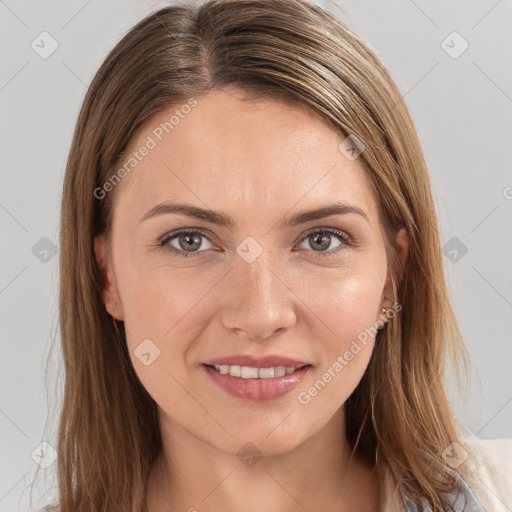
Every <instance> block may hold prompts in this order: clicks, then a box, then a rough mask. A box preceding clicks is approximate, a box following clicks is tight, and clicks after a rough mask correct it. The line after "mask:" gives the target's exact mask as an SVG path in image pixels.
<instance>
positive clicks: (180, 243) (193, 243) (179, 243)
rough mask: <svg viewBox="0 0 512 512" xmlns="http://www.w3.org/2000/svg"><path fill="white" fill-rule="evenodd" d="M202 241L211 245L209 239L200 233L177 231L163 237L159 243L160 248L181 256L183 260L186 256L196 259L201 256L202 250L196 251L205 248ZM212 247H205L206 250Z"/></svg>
mask: <svg viewBox="0 0 512 512" xmlns="http://www.w3.org/2000/svg"><path fill="white" fill-rule="evenodd" d="M203 239H204V240H206V241H207V243H209V244H211V242H210V239H209V238H208V237H207V236H206V235H205V234H204V233H202V232H201V231H192V230H188V231H178V232H177V233H174V234H173V233H171V234H169V235H167V236H165V237H164V238H163V240H162V241H161V242H160V246H161V247H163V248H165V249H167V250H169V251H171V252H172V253H174V254H176V255H177V256H182V257H184V258H186V257H188V256H194V257H197V256H202V254H201V253H203V252H205V251H204V250H201V251H199V250H198V249H199V248H201V247H202V248H203V249H204V248H205V247H204V243H203ZM173 243H174V245H173ZM212 247H213V245H212ZM212 247H206V249H211V248H212Z"/></svg>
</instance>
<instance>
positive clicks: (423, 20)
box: [0, 0, 512, 512]
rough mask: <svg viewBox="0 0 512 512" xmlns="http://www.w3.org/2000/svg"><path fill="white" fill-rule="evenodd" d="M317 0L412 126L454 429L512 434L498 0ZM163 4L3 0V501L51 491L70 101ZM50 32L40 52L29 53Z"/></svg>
mask: <svg viewBox="0 0 512 512" xmlns="http://www.w3.org/2000/svg"><path fill="white" fill-rule="evenodd" d="M318 3H321V4H322V5H324V6H325V7H327V8H328V9H329V10H331V11H332V12H333V13H335V14H336V15H337V16H339V17H340V18H341V19H342V20H344V21H345V22H346V23H347V24H348V25H349V26H350V27H351V28H353V29H354V30H355V31H356V32H358V33H359V34H361V35H362V36H363V37H364V38H365V39H366V40H367V41H368V42H369V44H370V45H371V46H372V47H373V48H374V49H375V50H376V51H377V53H378V54H379V55H380V57H381V58H382V60H383V61H384V63H385V64H386V66H387V67H388V68H389V69H390V71H391V73H392V75H393V76H394V78H395V80H396V81H397V83H398V85H399V87H400V89H401V90H402V91H403V94H404V96H405V100H406V103H407V105H408V106H409V108H410V111H411V113H412V116H413V119H414V121H415V123H416V125H417V128H418V132H419V134H420V138H421V142H422V145H423V149H424V152H425V156H426V159H427V162H428V164H429V168H430V172H431V176H432V180H433V186H434V193H435V198H436V204H437V209H438V214H439V216H440V221H441V228H442V239H443V245H444V246H445V249H444V252H445V262H446V273H447V277H448V280H449V285H450V288H451V295H452V299H453V304H454V307H455V311H456V314H457V317H458V320H459V322H460V326H461V329H462V333H463V335H464V338H465V342H466V344H467V347H468V350H469V353H470V356H471V358H472V360H473V364H474V372H473V377H472V381H471V386H470V388H469V392H468V394H467V398H466V400H465V401H463V400H461V399H460V398H459V397H458V395H457V392H456V388H455V387H453V386H451V394H452V397H453V401H454V403H455V404H456V407H457V413H458V416H459V417H460V419H461V421H462V424H463V425H464V429H465V432H464V435H467V436H473V435H478V436H479V437H482V438H498V437H512V434H511V432H512V428H511V424H512V421H511V419H512V404H511V401H512V372H511V360H512V357H511V356H512V344H511V334H510V333H511V327H512V325H511V324H512V322H511V318H512V315H511V313H512V279H511V273H512V265H511V263H512V258H511V253H512V235H511V233H512V230H511V211H512V175H511V171H510V169H511V159H512V158H511V156H512V154H511V150H510V146H511V142H512V141H511V138H510V135H511V131H512V130H511V128H512V73H511V70H512V68H511V66H510V62H512V59H511V53H512V51H511V50H512V31H511V30H510V22H509V20H510V19H511V15H512V5H511V2H510V1H508V0H500V1H495V0H492V1H483V0H481V1H458V2H455V1H445V2H427V1H420V0H415V1H412V0H411V1H408V0H401V1H393V2H391V1H374V2H370V1H364V0H357V1H346V2H338V3H334V1H330V0H329V1H328V0H326V1H324V2H318ZM166 4H168V2H157V3H155V2H146V1H140V0H139V1H137V2H135V1H122V2H121V1H118V2H109V1H100V0H92V1H91V0H89V1H84V0H80V1H67V2H48V1H41V0H39V1H37V2H36V1H30V2H25V1H18V2H16V1H14V0H0V40H1V45H0V52H1V67H0V112H1V114H0V116H1V117H0V120H1V123H0V130H1V137H0V141H1V158H2V160H1V162H2V167H1V169H2V172H1V182H0V226H1V232H0V237H1V238H0V239H1V248H2V250H1V265H0V312H1V323H0V326H1V359H0V361H1V373H0V383H1V387H0V389H1V392H2V393H1V398H0V431H1V453H2V459H1V473H0V474H1V478H0V512H13V511H15V510H23V511H28V510H35V511H37V510H40V508H41V506H42V505H43V504H45V503H46V502H45V501H44V499H43V500H42V501H41V502H39V501H38V498H39V493H43V491H45V490H46V491H47V493H48V496H51V495H52V493H54V492H55V469H56V463H53V464H50V462H51V461H52V459H51V457H52V454H53V452H52V451H51V450H52V449H53V447H56V442H55V441H56V438H55V433H56V429H55V428H50V427H51V426H52V425H56V422H57V419H58V418H57V413H58V406H59V403H60V402H59V401H60V395H59V389H61V386H62V382H60V383H59V381H58V376H59V363H60V359H59V345H58V344H59V338H58V329H57V326H58V317H57V313H58V310H57V300H58V254H55V252H56V250H57V247H56V246H57V244H58V226H59V208H60V197H61V187H62V180H63V174H64V168H65V164H66V159H67V154H68V151H69V148H70V142H71V138H72V134H73V130H74V125H75V122H76V119H77V115H78V111H79V108H80V105H81V102H82V100H83V97H84V94H85V92H86V89H87V86H88V84H89V83H90V81H91V79H92V77H93V75H94V73H95V72H96V70H97V69H98V67H99V65H100V64H101V62H102V61H103V59H104V58H105V56H106V55H107V53H108V51H109V50H110V49H111V48H112V47H113V46H114V44H115V43H116V42H117V41H118V40H119V39H120V38H121V36H122V35H123V34H124V33H125V32H126V31H127V30H128V29H129V28H131V27H132V26H133V25H134V24H135V23H136V22H137V21H139V20H140V19H141V18H143V17H144V16H146V15H147V14H149V12H150V11H152V10H154V9H155V8H157V7H160V6H164V5H166ZM43 32H46V33H47V34H43V35H41V34H42V33H43ZM41 38H45V39H44V40H45V44H44V45H42V44H41V43H40V42H39V43H38V41H41ZM38 44H39V47H38V46H37V45H38ZM52 45H53V46H55V45H57V46H56V49H55V50H54V51H53V53H51V55H41V53H43V54H44V52H50V51H51V50H52V49H53V47H52ZM42 46H44V49H43V48H42ZM43 57H46V58H43ZM51 346H53V347H54V348H53V351H50V347H51ZM47 362H49V363H50V365H49V366H48V369H47V367H46V364H47ZM45 373H47V378H46V379H45ZM47 386H48V387H47ZM48 393H49V394H50V397H51V400H50V403H49V402H48V397H47V394H48ZM54 404H55V405H54ZM50 405H51V406H52V408H49V406H50ZM45 427H47V430H45ZM42 442H47V443H49V445H50V447H49V446H48V445H46V444H44V445H42V446H41V443H42ZM43 451H45V454H46V455H45V457H46V459H45V460H46V461H47V463H48V464H50V465H49V467H48V468H47V469H43V468H40V470H39V473H38V474H39V475H41V476H39V478H41V477H42V478H44V479H45V480H43V481H42V482H41V483H39V484H38V485H37V486H36V488H35V489H34V495H33V501H34V503H33V504H32V506H31V507H29V505H28V498H29V485H30V483H31V482H32V480H33V478H34V474H35V470H36V468H37V467H39V466H38V465H37V464H36V461H37V460H38V455H39V456H40V455H41V453H43Z"/></svg>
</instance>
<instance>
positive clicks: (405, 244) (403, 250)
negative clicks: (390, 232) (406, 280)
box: [379, 228, 409, 323]
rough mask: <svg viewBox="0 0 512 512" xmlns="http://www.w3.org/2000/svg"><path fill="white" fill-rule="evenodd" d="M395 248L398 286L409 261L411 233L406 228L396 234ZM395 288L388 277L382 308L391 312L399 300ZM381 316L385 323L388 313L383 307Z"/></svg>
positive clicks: (396, 284) (396, 281)
mask: <svg viewBox="0 0 512 512" xmlns="http://www.w3.org/2000/svg"><path fill="white" fill-rule="evenodd" d="M395 244H396V245H395V248H396V251H397V255H398V261H397V265H398V268H395V286H396V288H398V287H399V286H400V283H401V282H402V278H403V275H404V269H405V263H406V261H407V255H408V253H409V234H408V233H407V230H406V229H405V228H401V229H400V230H399V231H398V233H397V234H396V238H395ZM394 293H395V290H394V289H393V281H392V279H391V278H390V277H388V279H387V281H386V286H385V288H384V291H383V297H382V306H381V308H384V309H386V311H387V312H388V313H389V309H390V308H391V307H392V306H393V304H395V302H397V297H395V296H394ZM379 317H380V319H381V321H382V322H383V323H385V322H386V321H387V319H388V317H387V316H386V313H384V312H383V311H382V309H381V311H380V312H379Z"/></svg>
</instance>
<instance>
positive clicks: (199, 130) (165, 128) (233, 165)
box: [116, 90, 376, 217]
mask: <svg viewBox="0 0 512 512" xmlns="http://www.w3.org/2000/svg"><path fill="white" fill-rule="evenodd" d="M241 94H242V93H240V92H238V93H236V92H233V90H227V91H225V90H220V91H212V92H209V93H208V94H205V95H203V96H200V97H197V98H196V101H197V104H196V105H195V106H193V107H191V108H183V105H186V104H187V102H186V100H185V102H184V103H183V104H181V105H174V106H173V107H170V108H169V109H167V110H166V111H164V112H161V113H159V114H157V115H156V116H154V117H153V118H151V119H150V120H148V121H147V122H146V123H145V124H144V125H143V126H142V127H141V129H140V130H139V131H138V133H137V135H136V136H135V138H134V140H133V141H132V143H131V145H130V150H129V153H130V152H131V151H137V150H139V149H140V148H142V147H143V146H147V147H149V148H150V149H149V150H147V151H144V153H145V156H143V157H142V158H140V161H138V163H137V165H136V167H134V169H133V170H132V171H130V173H129V175H128V174H127V176H126V177H125V178H124V181H123V183H122V187H121V189H122V190H120V191H118V192H119V193H120V196H121V197H120V199H119V200H118V199H117V198H116V203H117V202H119V203H120V207H121V208H123V209H124V207H129V208H130V210H131V211H137V213H140V214H141V215H142V214H143V213H145V212H146V211H147V210H149V209H150V208H151V207H153V206H154V205H155V204H157V203H158V202H161V201H167V200H183V199H186V200H188V202H194V203H196V204H197V205H198V206H202V207H204V206H205V205H206V206H208V207H211V208H213V209H224V210H229V209H230V208H229V206H230V205H231V206H232V207H233V211H232V212H231V213H233V215H234V216H237V211H239V210H240V209H242V210H246V209H254V208H264V209H265V211H269V210H271V209H273V208H276V207H280V210H282V209H283V208H284V207H286V208H287V209H290V208H292V207H293V205H294V204H295V203H297V202H299V201H300V206H301V207H306V206H310V205H314V206H316V205H322V204H324V203H326V202H329V201H331V200H336V201H350V202H352V203H357V205H358V206H359V207H360V208H362V209H364V210H365V211H366V212H367V213H368V215H369V216H372V214H376V204H375V201H374V198H373V194H372V188H371V186H370V182H369V178H368V175H367V171H366V168H365V166H364V164H363V162H362V159H361V158H358V159H356V160H355V161H351V160H349V159H347V158H346V157H345V156H344V154H342V152H341V151H340V150H339V148H338V146H339V144H340V142H341V141H342V140H343V138H344V137H343V136H342V135H341V134H339V133H337V132H335V131H334V130H333V129H332V128H331V127H330V126H329V125H328V124H327V123H325V122H323V121H322V120H321V119H318V118H317V117H315V116H313V115H312V114H311V113H309V112H308V111H306V110H304V109H301V108H300V107H299V106H295V105H293V104H291V103H288V102H287V103H284V102H281V101H276V100H268V99H259V100H257V101H254V102H243V101H241V100H240V97H241ZM139 153H140V151H139ZM139 157H140V155H139ZM123 205H124V206H123ZM125 213H128V212H125ZM282 213H283V212H281V215H282ZM141 215H139V217H140V216H141Z"/></svg>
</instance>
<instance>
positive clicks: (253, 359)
mask: <svg viewBox="0 0 512 512" xmlns="http://www.w3.org/2000/svg"><path fill="white" fill-rule="evenodd" d="M204 364H207V365H210V366H214V365H229V366H231V365H235V364H237V365H240V366H249V367H252V368H271V367H274V366H293V367H295V368H300V367H302V366H306V365H307V364H308V363H305V362H304V361H298V360H297V359H290V358H289V357H284V356H278V355H267V356H251V355H238V356H237V355H234V356H224V357H216V358H214V359H210V360H208V361H205V363H204Z"/></svg>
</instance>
